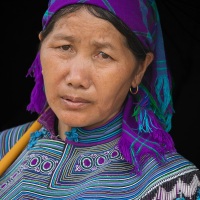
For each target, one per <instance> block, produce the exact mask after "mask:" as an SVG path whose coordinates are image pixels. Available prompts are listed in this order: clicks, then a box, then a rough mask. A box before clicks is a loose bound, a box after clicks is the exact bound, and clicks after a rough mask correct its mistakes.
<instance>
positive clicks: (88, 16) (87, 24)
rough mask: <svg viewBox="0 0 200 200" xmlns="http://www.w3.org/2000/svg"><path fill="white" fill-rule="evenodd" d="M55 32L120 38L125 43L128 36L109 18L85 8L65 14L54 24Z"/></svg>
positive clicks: (114, 39)
mask: <svg viewBox="0 0 200 200" xmlns="http://www.w3.org/2000/svg"><path fill="white" fill-rule="evenodd" d="M53 31H54V32H57V33H58V32H66V33H70V34H79V35H86V34H91V37H98V38H99V39H105V38H107V39H109V38H110V39H111V40H112V41H116V40H119V41H120V42H122V43H123V44H124V43H126V38H125V37H124V36H123V35H122V34H121V33H120V32H119V31H118V30H117V29H116V28H115V27H114V26H113V24H112V23H110V22H109V21H107V20H104V19H101V18H98V17H96V16H94V15H93V14H92V13H90V12H89V11H88V10H86V9H85V8H81V9H79V10H77V11H75V12H73V13H67V14H65V15H63V16H62V17H61V18H59V20H58V21H57V22H55V25H54V30H53Z"/></svg>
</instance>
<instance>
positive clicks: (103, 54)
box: [97, 51, 111, 59]
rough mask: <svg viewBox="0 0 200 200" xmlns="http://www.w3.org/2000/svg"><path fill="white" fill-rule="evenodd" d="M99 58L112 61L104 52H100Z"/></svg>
mask: <svg viewBox="0 0 200 200" xmlns="http://www.w3.org/2000/svg"><path fill="white" fill-rule="evenodd" d="M97 56H98V57H100V58H102V59H111V57H110V56H109V55H108V54H106V53H104V52H102V51H100V52H99V54H98V55H97Z"/></svg>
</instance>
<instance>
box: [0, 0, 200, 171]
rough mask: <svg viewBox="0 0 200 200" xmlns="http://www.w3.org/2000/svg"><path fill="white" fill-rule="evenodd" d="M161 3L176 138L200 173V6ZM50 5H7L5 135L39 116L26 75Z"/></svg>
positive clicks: (2, 80)
mask: <svg viewBox="0 0 200 200" xmlns="http://www.w3.org/2000/svg"><path fill="white" fill-rule="evenodd" d="M156 2H157V6H158V11H159V14H160V20H161V26H162V29H163V36H164V43H165V48H166V56H167V60H168V65H169V67H170V70H171V73H172V76H173V82H174V90H173V101H174V109H175V114H174V117H173V119H172V130H171V131H170V134H171V136H172V137H173V139H174V142H175V147H176V149H177V151H178V152H179V153H181V154H182V155H183V156H185V157H186V158H188V159H189V160H190V161H192V162H193V163H194V164H196V165H197V166H198V167H199V168H200V139H199V136H200V97H199V96H200V95H199V93H200V72H199V68H200V6H199V5H198V3H197V1H194V0H193V1H187V0H176V1H174V0H157V1H156ZM47 3H48V1H47V0H42V1H41V0H34V1H27V0H24V1H23V0H21V1H12V2H11V1H3V2H1V8H2V12H1V13H0V15H1V23H0V24H1V68H0V93H1V96H0V98H1V118H0V131H2V130H4V129H7V128H10V127H13V126H16V125H20V124H22V123H25V122H28V121H32V120H35V119H37V117H38V116H37V114H36V113H30V112H28V111H27V110H26V107H27V105H28V103H29V101H30V93H31V90H32V88H33V86H34V80H33V78H31V77H30V76H29V77H26V74H27V71H28V69H29V67H30V66H31V64H32V62H33V60H34V58H35V55H36V52H37V48H38V44H39V40H38V33H39V32H40V30H41V28H42V22H41V19H42V16H43V14H44V12H45V10H46V8H47ZM0 146H1V144H0Z"/></svg>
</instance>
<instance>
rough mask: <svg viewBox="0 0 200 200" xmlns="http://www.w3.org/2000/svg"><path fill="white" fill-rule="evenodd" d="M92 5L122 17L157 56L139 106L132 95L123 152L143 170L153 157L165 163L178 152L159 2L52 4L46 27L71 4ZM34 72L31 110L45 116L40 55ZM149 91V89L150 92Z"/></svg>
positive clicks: (65, 0)
mask: <svg viewBox="0 0 200 200" xmlns="http://www.w3.org/2000/svg"><path fill="white" fill-rule="evenodd" d="M77 3H80V4H81V3H83V4H91V5H95V6H99V7H101V8H103V9H105V10H108V11H110V12H111V13H113V14H115V15H116V16H117V17H119V18H120V19H121V20H122V21H123V22H124V23H125V24H126V25H127V26H128V27H129V28H130V29H131V30H132V31H133V32H134V33H135V34H136V35H137V37H138V38H139V40H140V41H141V43H142V44H143V45H144V46H145V47H146V48H148V49H150V50H151V51H152V52H153V53H154V60H153V62H152V64H151V65H150V66H149V67H151V68H152V72H151V74H150V73H149V74H148V72H146V74H145V75H144V79H145V80H147V81H148V82H149V83H148V84H149V85H148V87H147V86H145V84H141V85H140V86H139V93H138V94H137V95H138V97H140V98H139V100H138V102H135V100H134V99H133V96H132V95H130V94H128V97H127V100H126V104H125V108H124V116H123V123H122V137H121V139H120V141H119V148H120V150H121V152H122V153H123V155H124V157H125V158H126V160H127V161H128V162H130V163H131V164H134V166H135V170H136V171H137V172H139V166H140V162H141V160H142V159H144V156H145V155H151V156H153V157H154V158H156V159H157V160H158V161H162V160H164V154H165V153H167V152H171V151H175V149H174V144H173V141H172V139H171V136H170V135H169V134H168V131H169V130H170V129H171V118H172V114H173V107H172V97H171V78H170V74H169V71H168V69H167V64H166V58H165V50H164V44H163V36H162V30H161V25H160V21H159V14H158V11H157V6H156V2H155V0H50V1H49V4H48V9H47V11H46V12H45V14H44V16H43V19H42V25H43V29H45V28H46V26H47V25H48V23H49V21H50V20H51V17H52V16H53V15H54V14H55V12H57V11H58V10H59V9H60V8H63V7H65V6H67V5H70V4H77ZM32 72H33V76H34V77H35V87H34V88H33V91H32V94H31V102H30V104H29V105H28V107H27V109H28V110H29V111H32V112H37V113H39V114H41V113H42V112H43V110H44V108H45V106H46V104H47V102H46V97H45V93H44V90H43V87H44V83H43V77H42V73H41V64H40V56H39V52H38V54H37V56H36V58H35V60H34V62H33V64H32V66H31V68H30V69H29V72H28V75H30V74H31V73H32ZM147 88H148V89H147Z"/></svg>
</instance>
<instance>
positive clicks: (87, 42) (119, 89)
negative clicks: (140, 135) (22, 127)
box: [39, 9, 153, 140]
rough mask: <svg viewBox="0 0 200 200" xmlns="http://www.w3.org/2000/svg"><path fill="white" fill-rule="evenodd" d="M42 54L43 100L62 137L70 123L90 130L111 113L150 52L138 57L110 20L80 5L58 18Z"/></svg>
mask: <svg viewBox="0 0 200 200" xmlns="http://www.w3.org/2000/svg"><path fill="white" fill-rule="evenodd" d="M39 38H40V40H41V34H39ZM40 59H41V64H42V71H43V78H44V85H45V93H46V97H47V101H48V104H49V106H50V107H51V109H52V110H53V111H54V113H55V114H56V116H57V117H58V121H59V123H58V130H59V135H60V136H61V138H62V139H63V140H64V139H65V135H64V132H66V131H68V130H70V129H71V127H85V128H88V129H92V128H96V127H98V126H101V125H103V124H105V123H106V122H107V121H108V120H109V119H111V118H112V117H114V116H115V115H116V114H117V113H118V112H119V111H120V109H121V107H122V104H123V102H124V100H125V98H126V96H127V94H128V91H129V88H130V87H131V86H132V87H133V88H135V87H137V86H138V85H139V84H140V82H141V79H142V77H143V75H144V73H145V71H146V69H147V67H148V65H149V64H150V63H151V62H152V60H153V54H152V53H148V54H147V56H146V59H145V61H144V62H141V61H140V62H138V61H137V59H136V57H135V56H134V55H133V53H132V52H131V51H130V49H129V48H128V47H127V44H126V39H125V37H124V36H123V35H122V34H121V33H120V32H119V31H118V30H117V29H116V28H115V27H114V26H113V25H112V24H111V23H109V22H108V21H105V20H102V19H100V18H96V17H94V16H93V15H91V14H90V13H88V12H87V11H86V10H85V9H80V10H78V11H76V12H74V13H71V14H69V15H67V16H63V17H62V18H61V19H59V20H58V21H57V22H56V24H55V26H54V28H53V31H52V32H51V33H50V34H49V35H48V36H47V37H46V38H45V40H44V41H43V42H42V45H41V49H40Z"/></svg>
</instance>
